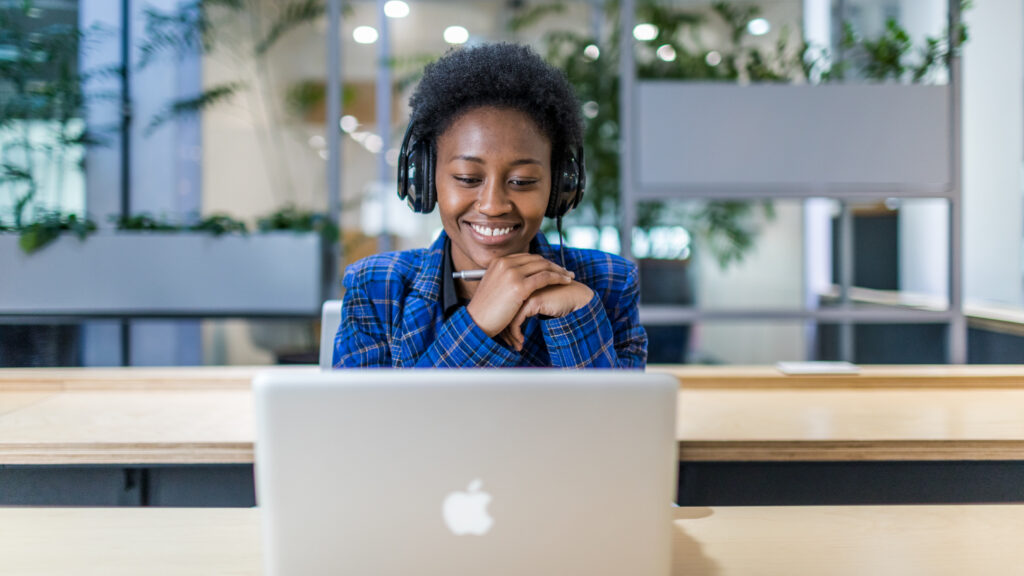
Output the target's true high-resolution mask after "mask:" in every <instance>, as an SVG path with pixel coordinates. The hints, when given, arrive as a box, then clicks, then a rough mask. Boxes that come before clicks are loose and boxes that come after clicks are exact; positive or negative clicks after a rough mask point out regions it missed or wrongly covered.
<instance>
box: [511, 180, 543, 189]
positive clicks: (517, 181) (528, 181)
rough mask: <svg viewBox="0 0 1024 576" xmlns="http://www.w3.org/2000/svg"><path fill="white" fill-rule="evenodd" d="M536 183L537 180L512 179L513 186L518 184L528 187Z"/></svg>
mask: <svg viewBox="0 0 1024 576" xmlns="http://www.w3.org/2000/svg"><path fill="white" fill-rule="evenodd" d="M536 183H537V181H536V180H512V181H511V184H512V185H513V186H518V187H520V188H526V187H527V186H533V185H534V184H536Z"/></svg>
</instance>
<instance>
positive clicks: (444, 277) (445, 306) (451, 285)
mask: <svg viewBox="0 0 1024 576" xmlns="http://www.w3.org/2000/svg"><path fill="white" fill-rule="evenodd" d="M441 260H442V265H441V268H442V270H441V310H442V313H443V314H444V317H445V318H447V317H448V316H450V315H451V314H452V313H454V312H455V309H456V308H458V307H459V306H460V305H461V303H460V302H459V295H458V294H457V293H456V292H455V279H454V278H453V277H452V273H453V272H454V271H455V266H454V265H453V264H452V241H451V239H449V238H448V236H447V235H445V238H444V255H443V256H442V257H441Z"/></svg>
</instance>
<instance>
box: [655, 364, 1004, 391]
mask: <svg viewBox="0 0 1024 576" xmlns="http://www.w3.org/2000/svg"><path fill="white" fill-rule="evenodd" d="M647 371H648V372H659V373H668V374H672V375H673V376H675V377H676V378H678V379H679V384H680V386H682V387H683V388H857V389H860V388H1020V389H1024V365H995V364H992V365H981V364H973V365H916V366H912V365H905V366H881V365H875V366H860V372H859V373H857V374H813V375H812V374H807V375H795V376H793V375H786V374H783V373H782V372H781V371H779V369H778V368H776V367H774V366H696V365H692V366H691V365H672V364H652V365H650V366H648V367H647Z"/></svg>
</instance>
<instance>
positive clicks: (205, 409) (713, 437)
mask: <svg viewBox="0 0 1024 576" xmlns="http://www.w3.org/2000/svg"><path fill="white" fill-rule="evenodd" d="M877 368H878V371H877V374H878V378H879V381H884V382H888V383H889V384H888V385H884V386H883V385H867V386H840V385H838V384H835V383H833V384H829V385H825V386H823V385H815V384H812V385H799V386H782V385H780V384H779V381H782V380H784V381H791V380H788V379H791V378H798V379H801V380H799V381H800V382H804V380H802V379H804V378H810V377H786V376H781V375H775V374H773V372H776V373H777V371H775V370H774V368H756V367H750V368H729V369H726V370H719V369H709V368H689V367H684V368H672V370H673V371H674V372H673V373H675V374H677V375H679V376H680V378H681V379H682V384H681V387H680V392H679V405H678V411H679V422H678V432H677V437H678V439H679V443H680V459H681V460H683V461H866V460H915V461H948V460H1024V416H1021V415H1022V414H1024V386H1021V387H1015V386H1012V385H1011V382H1012V381H1013V378H1016V377H1017V376H1015V375H1014V374H1015V373H1017V372H1019V373H1021V375H1022V376H1024V369H1022V368H1016V367H979V368H983V369H979V370H975V369H974V368H975V367H923V368H920V367H918V368H919V369H920V370H921V374H930V375H931V376H929V378H931V379H932V380H930V381H932V382H934V381H935V379H939V380H942V379H943V378H948V379H949V380H950V381H953V380H956V381H960V382H966V383H965V384H964V386H963V387H960V388H957V387H954V386H952V385H947V384H939V385H937V386H931V385H926V384H925V381H926V378H925V376H922V375H920V374H916V373H914V372H907V371H906V367H899V368H898V369H897V368H882V367H877ZM278 369H280V370H316V369H315V368H311V367H299V368H278ZM258 370H259V369H258V368H223V369H221V368H214V369H209V368H198V369H177V368H175V369H166V368H165V369H102V370H91V369H62V370H39V371H31V370H28V371H26V370H0V464H57V465H60V464H201V463H250V462H252V458H253V456H252V442H253V439H254V437H255V429H254V423H253V420H252V409H251V395H250V392H249V379H251V377H252V375H253V374H255V373H256V372H257V371H258ZM866 372H867V370H866V369H865V373H866ZM872 372H874V368H873V369H872ZM726 373H729V374H732V376H731V377H728V378H727V377H726V376H725V374H726ZM883 374H888V375H887V376H882V375H883ZM985 374H988V375H990V376H993V377H994V378H995V379H996V380H997V381H998V382H999V383H997V385H994V386H988V385H983V384H982V382H985V380H983V379H982V377H983V375H985ZM862 375H863V373H862ZM729 378H735V380H730V379H729ZM830 378H832V377H830ZM843 378H847V379H850V378H852V377H843ZM1000 379H1001V380H1000ZM815 381H816V382H818V381H821V380H820V379H818V380H815ZM714 382H718V383H719V385H718V386H712V385H711V384H712V383H714ZM807 382H811V381H810V380H807ZM830 382H831V381H830ZM896 382H906V383H907V386H903V387H896V386H895V385H894V384H895V383H896ZM752 383H755V384H756V385H755V384H752ZM758 383H759V384H758Z"/></svg>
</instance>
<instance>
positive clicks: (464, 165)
mask: <svg viewBox="0 0 1024 576" xmlns="http://www.w3.org/2000/svg"><path fill="white" fill-rule="evenodd" d="M435 182H436V186H437V204H438V209H439V210H440V212H441V223H442V224H443V225H444V230H445V232H447V234H448V237H449V238H451V243H452V263H453V264H454V266H455V269H456V270H467V269H476V268H487V267H488V266H489V265H490V263H491V262H492V261H493V260H495V259H497V258H500V257H502V256H506V255H508V254H516V253H520V252H528V251H529V249H530V240H532V239H533V237H534V236H535V235H536V234H537V231H538V230H540V225H541V221H542V220H543V219H544V212H545V210H546V209H547V205H548V196H549V195H550V194H551V143H550V142H549V141H548V138H547V136H545V135H544V134H543V133H542V132H541V131H540V129H539V128H538V127H537V125H536V124H535V123H534V122H533V120H532V119H531V118H530V117H529V116H527V115H526V114H524V113H522V112H519V111H517V110H510V109H505V108H493V107H483V108H475V109H473V110H470V111H469V112H466V113H465V114H463V115H462V116H459V117H458V118H457V119H456V120H455V121H454V122H453V123H452V125H451V126H450V127H449V128H448V129H447V130H445V131H444V133H442V134H441V135H440V136H439V137H438V139H437V167H436V170H435Z"/></svg>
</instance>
